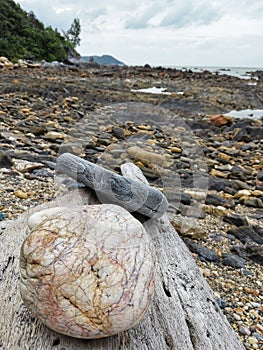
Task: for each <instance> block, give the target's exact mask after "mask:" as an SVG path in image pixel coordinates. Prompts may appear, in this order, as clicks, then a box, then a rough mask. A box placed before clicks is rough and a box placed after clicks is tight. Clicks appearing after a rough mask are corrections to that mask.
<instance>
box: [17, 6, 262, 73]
mask: <svg viewBox="0 0 263 350" xmlns="http://www.w3.org/2000/svg"><path fill="white" fill-rule="evenodd" d="M16 2H17V3H19V4H20V6H21V7H22V8H23V9H24V10H26V11H27V12H29V11H33V12H34V14H35V15H36V16H37V18H38V19H39V20H40V21H42V22H43V23H44V24H45V25H46V26H49V25H50V26H51V27H52V28H57V29H58V30H59V31H62V30H64V31H66V30H67V29H69V27H70V25H71V23H72V22H73V19H74V18H79V20H80V24H81V35H80V38H81V43H80V46H79V47H77V51H78V52H79V53H80V54H81V55H82V56H92V55H102V54H109V55H112V56H114V57H115V58H117V59H119V60H120V61H123V62H124V63H125V64H128V65H144V64H146V63H148V64H150V65H152V66H160V65H161V66H185V67H188V66H223V67H259V68H262V67H263V1H262V0H156V1H154V0H110V1H109V0H74V1H70V0H52V1H46V0H20V1H16Z"/></svg>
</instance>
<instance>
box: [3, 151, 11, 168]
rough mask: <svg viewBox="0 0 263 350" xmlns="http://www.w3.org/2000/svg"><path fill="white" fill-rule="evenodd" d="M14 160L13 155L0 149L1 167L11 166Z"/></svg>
mask: <svg viewBox="0 0 263 350" xmlns="http://www.w3.org/2000/svg"><path fill="white" fill-rule="evenodd" d="M12 165H13V161H12V159H11V157H10V156H9V155H8V154H7V153H6V152H4V151H0V168H11V167H12Z"/></svg>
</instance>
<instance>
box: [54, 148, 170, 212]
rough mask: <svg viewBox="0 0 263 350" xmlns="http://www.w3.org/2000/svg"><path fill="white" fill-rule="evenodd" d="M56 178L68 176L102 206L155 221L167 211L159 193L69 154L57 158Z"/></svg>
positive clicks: (163, 199) (164, 201)
mask: <svg viewBox="0 0 263 350" xmlns="http://www.w3.org/2000/svg"><path fill="white" fill-rule="evenodd" d="M57 174H58V175H67V176H70V177H71V178H73V179H74V180H76V181H78V182H81V183H83V184H84V185H85V186H87V187H90V188H92V189H93V190H95V191H96V194H97V196H98V198H99V200H100V201H101V202H102V203H112V204H117V205H120V206H123V207H124V208H125V209H127V210H128V211H130V212H138V213H140V214H142V215H145V216H147V217H151V218H152V217H154V218H157V217H160V216H162V215H163V214H164V213H165V212H166V211H167V209H168V201H167V199H166V197H165V196H164V195H163V194H162V193H161V192H160V191H159V190H157V189H155V188H153V187H151V186H147V185H145V184H143V183H140V182H138V181H134V180H132V179H129V178H126V177H123V176H120V175H118V174H116V173H113V172H111V171H109V170H107V169H105V168H103V167H101V166H98V165H96V164H93V163H91V162H88V161H86V160H84V159H82V158H79V157H77V156H74V155H73V154H70V153H64V154H62V155H61V156H59V157H58V159H57Z"/></svg>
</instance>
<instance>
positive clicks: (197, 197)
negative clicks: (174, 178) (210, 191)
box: [184, 190, 207, 204]
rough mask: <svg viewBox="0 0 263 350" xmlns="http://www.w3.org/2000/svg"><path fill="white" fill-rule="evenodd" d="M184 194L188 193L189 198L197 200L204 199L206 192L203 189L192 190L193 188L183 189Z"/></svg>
mask: <svg viewBox="0 0 263 350" xmlns="http://www.w3.org/2000/svg"><path fill="white" fill-rule="evenodd" d="M184 194H187V195H189V196H190V197H191V198H193V199H195V200H197V201H203V200H205V199H206V196H207V193H206V192H204V191H193V190H185V191H184ZM184 204H190V203H184Z"/></svg>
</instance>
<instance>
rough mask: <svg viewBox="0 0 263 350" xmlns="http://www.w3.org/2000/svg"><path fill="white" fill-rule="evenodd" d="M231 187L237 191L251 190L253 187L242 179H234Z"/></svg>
mask: <svg viewBox="0 0 263 350" xmlns="http://www.w3.org/2000/svg"><path fill="white" fill-rule="evenodd" d="M231 187H232V188H234V189H235V190H237V191H238V190H250V188H251V187H250V186H249V185H248V184H247V183H246V182H244V181H240V180H232V181H231Z"/></svg>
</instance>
